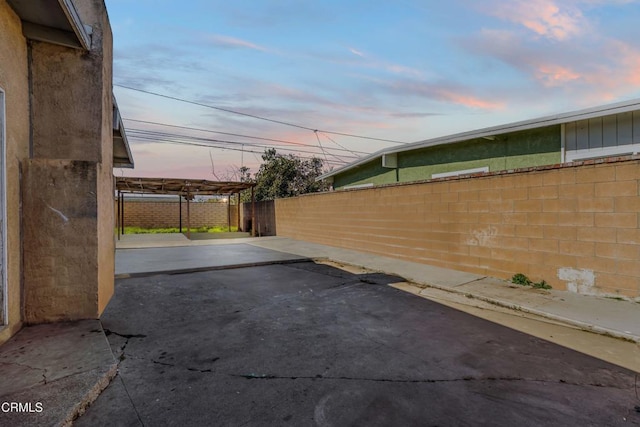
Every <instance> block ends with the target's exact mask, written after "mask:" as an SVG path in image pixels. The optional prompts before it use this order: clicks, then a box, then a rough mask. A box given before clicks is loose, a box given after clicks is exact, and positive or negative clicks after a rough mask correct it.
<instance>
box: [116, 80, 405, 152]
mask: <svg viewBox="0 0 640 427" xmlns="http://www.w3.org/2000/svg"><path fill="white" fill-rule="evenodd" d="M113 86H117V87H121V88H123V89H129V90H133V91H136V92H142V93H146V94H148V95H154V96H160V97H162V98H166V99H171V100H174V101H180V102H185V103H187V104H193V105H198V106H200V107H205V108H211V109H214V110H218V111H224V112H225V113H230V114H237V115H239V116H244V117H250V118H252V119H257V120H263V121H266V122H271V123H276V124H279V125H283V126H290V127H294V128H298V129H304V130H308V131H311V132H322V133H328V134H331V135H340V136H348V137H350V138H359V139H368V140H372V141H382V142H390V143H392V144H407V142H402V141H395V140H392V139H383V138H374V137H371V136H362V135H354V134H350V133H342V132H332V131H328V130H321V129H313V128H310V127H307V126H301V125H296V124H294V123H288V122H283V121H280V120H274V119H269V118H266V117H261V116H257V115H255V114H249V113H243V112H240V111H235V110H230V109H228V108H222V107H216V106H214V105H209V104H203V103H201V102H196V101H190V100H187V99H183V98H178V97H175V96H170V95H164V94H161V93H157V92H151V91H148V90H144V89H139V88H134V87H130V86H124V85H120V84H115V83H114V85H113Z"/></svg>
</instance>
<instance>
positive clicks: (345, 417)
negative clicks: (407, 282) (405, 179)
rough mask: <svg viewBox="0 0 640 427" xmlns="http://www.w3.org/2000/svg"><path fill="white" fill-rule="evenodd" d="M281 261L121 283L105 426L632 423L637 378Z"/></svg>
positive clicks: (388, 279)
mask: <svg viewBox="0 0 640 427" xmlns="http://www.w3.org/2000/svg"><path fill="white" fill-rule="evenodd" d="M402 280H403V279H402V278H399V277H394V276H389V275H386V274H381V273H362V274H354V273H349V272H347V271H344V270H342V269H337V268H334V267H331V266H327V265H322V264H316V263H313V262H310V261H308V262H304V261H298V262H296V263H289V264H272V265H265V266H255V267H245V268H235V269H224V270H213V271H202V272H188V273H185V274H160V275H154V276H149V277H137V278H135V277H134V278H128V279H119V280H118V281H117V284H116V295H115V297H114V298H113V299H112V301H111V303H110V304H109V306H108V307H107V310H106V311H105V313H104V315H103V317H102V319H101V321H102V326H103V328H104V330H105V333H106V335H107V338H108V341H109V344H110V346H111V349H112V351H113V353H114V356H115V358H116V360H117V361H118V372H119V373H118V376H117V377H116V378H115V380H114V381H113V382H112V383H111V385H110V386H109V387H108V388H107V389H106V390H105V391H104V392H103V394H102V395H101V396H100V397H99V398H98V399H97V400H96V401H95V402H94V403H93V404H92V405H91V406H90V407H89V408H88V410H87V412H86V413H85V414H84V415H83V416H82V417H80V418H79V419H78V420H77V421H76V423H75V424H76V425H79V426H100V425H105V426H106V425H132V426H133V425H146V426H151V425H153V426H163V425H183V426H190V425H194V426H195V425H230V426H240V425H292V426H294V425H295V426H300V425H319V426H344V425H367V426H369V425H374V426H375V425H402V426H408V425H434V426H435V425H492V426H496V425H498V426H500V425H503V426H513V425H518V426H539V425H563V426H573V425H575V426H590V425H593V426H596V425H597V426H601V425H640V413H638V412H637V411H636V406H637V405H638V404H640V401H639V400H638V398H637V390H636V388H635V382H636V374H635V373H634V372H632V371H629V370H626V369H624V368H621V367H618V366H615V365H612V364H609V363H607V362H604V361H601V360H598V359H596V358H592V357H589V356H586V355H584V354H581V353H578V352H576V351H573V350H570V349H567V348H565V347H561V346H558V345H555V344H552V343H550V342H548V341H545V340H542V339H539V338H536V337H533V336H531V335H527V334H524V333H521V332H517V331H515V330H513V329H509V328H506V327H504V326H500V325H498V324H496V323H493V322H489V321H486V320H483V319H480V318H478V317H475V316H471V315H469V314H466V313H464V312H461V311H459V310H455V309H452V308H449V307H446V306H444V305H441V304H438V303H435V302H433V301H430V300H428V299H424V298H420V297H418V296H415V295H412V294H410V293H407V292H403V291H401V290H399V289H396V288H393V287H391V286H387V285H389V284H392V283H396V282H399V281H402Z"/></svg>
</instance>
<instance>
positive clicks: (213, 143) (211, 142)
mask: <svg viewBox="0 0 640 427" xmlns="http://www.w3.org/2000/svg"><path fill="white" fill-rule="evenodd" d="M130 135H131V137H132V138H133V139H138V140H144V141H151V142H158V143H169V144H184V145H193V146H198V147H207V148H220V149H223V150H231V151H245V152H251V153H257V154H262V153H263V152H262V151H255V150H247V149H246V148H243V147H242V145H248V144H242V143H238V142H234V141H222V140H216V139H206V138H187V140H186V141H185V140H183V139H180V138H176V137H175V136H167V135H153V134H146V133H144V132H143V133H140V134H138V133H137V132H136V131H135V130H134V131H133V132H130ZM177 136H178V137H181V135H177ZM188 139H195V140H196V141H198V140H199V141H202V142H194V141H189V140H188ZM229 144H231V145H232V146H229ZM233 145H240V146H241V148H235V147H233ZM252 146H254V147H264V146H260V145H252ZM267 148H269V147H267ZM281 150H282V151H292V152H302V153H308V154H312V155H315V154H317V153H315V152H312V151H306V150H298V149H291V148H282V149H281ZM311 157H314V156H311ZM306 158H310V157H309V156H306ZM336 159H337V161H333V160H327V163H333V164H347V163H348V161H346V160H342V159H340V158H337V157H336Z"/></svg>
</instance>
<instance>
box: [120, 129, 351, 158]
mask: <svg viewBox="0 0 640 427" xmlns="http://www.w3.org/2000/svg"><path fill="white" fill-rule="evenodd" d="M127 132H128V135H129V136H131V137H132V138H142V139H145V140H153V139H154V138H168V139H173V140H180V138H182V139H183V140H184V139H186V140H192V141H201V142H213V143H221V144H231V145H240V146H244V145H247V146H250V147H260V148H277V149H280V150H282V151H292V152H298V153H308V154H318V153H316V152H314V151H308V150H301V149H299V148H289V147H286V146H278V145H266V144H257V143H249V142H240V141H228V140H222V139H215V138H204V137H198V136H189V135H180V134H175V133H168V132H158V131H152V130H146V129H129V130H128V131H127ZM311 147H315V146H311ZM330 149H331V150H339V149H337V148H330ZM332 155H333V156H334V157H338V156H336V155H334V154H332ZM339 157H344V158H349V159H356V158H358V156H351V155H345V154H342V155H340V156H339ZM345 162H346V161H345Z"/></svg>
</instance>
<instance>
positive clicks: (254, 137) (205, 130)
mask: <svg viewBox="0 0 640 427" xmlns="http://www.w3.org/2000/svg"><path fill="white" fill-rule="evenodd" d="M124 120H126V121H129V122H136V123H145V124H150V125H157V126H165V127H170V128H176V129H186V130H195V131H198V132H208V133H219V134H221V135H229V136H237V137H240V138H249V139H259V140H263V141H270V142H281V143H283V144H291V145H299V146H302V147H315V145H313V144H305V143H303V142H294V141H286V140H283V139H273V138H265V137H262V136H251V135H243V134H238V133H230V132H222V131H217V130H213V129H202V128H196V127H190V126H179V125H169V124H166V123H159V122H151V121H147V120H136V119H129V118H124ZM325 136H326V135H325ZM327 138H328V137H327ZM329 139H331V138H329ZM332 141H333V140H332ZM333 142H334V143H335V144H337V145H340V144H338V143H337V142H335V141H333ZM340 147H342V150H339V149H336V150H338V151H348V152H350V153H352V154H354V155H355V156H356V157H357V156H358V154H365V155H366V154H370V153H368V152H366V151H353V150H349V149H348V148H345V147H343V146H342V145H340Z"/></svg>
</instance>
